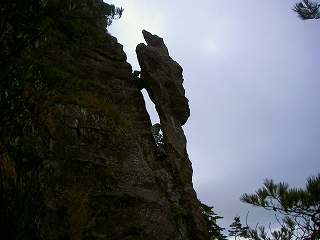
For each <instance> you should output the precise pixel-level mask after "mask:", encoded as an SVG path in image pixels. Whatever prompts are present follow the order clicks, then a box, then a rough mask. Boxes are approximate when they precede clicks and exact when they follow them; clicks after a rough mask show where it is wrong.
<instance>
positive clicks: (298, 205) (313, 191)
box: [240, 174, 320, 239]
mask: <svg viewBox="0 0 320 240" xmlns="http://www.w3.org/2000/svg"><path fill="white" fill-rule="evenodd" d="M240 200H241V201H242V202H244V203H248V204H251V205H253V206H258V207H263V208H264V209H266V210H271V211H275V212H277V213H280V214H281V215H283V216H284V218H283V219H282V222H280V220H279V219H278V218H277V220H278V222H279V223H280V224H281V226H282V228H281V230H280V231H273V232H272V231H270V232H271V235H272V236H273V237H274V239H319V238H320V174H318V175H317V176H312V177H310V178H308V179H307V184H306V189H298V188H290V186H289V184H287V183H277V184H276V183H274V181H273V180H269V179H266V180H265V181H264V187H262V188H260V189H259V190H257V191H256V193H255V194H244V195H242V196H241V198H240ZM252 232H253V233H255V234H256V232H257V231H256V232H254V231H252ZM261 234H262V235H261ZM263 234H265V230H264V228H260V235H261V236H264V235H263ZM261 239H269V238H262V237H261Z"/></svg>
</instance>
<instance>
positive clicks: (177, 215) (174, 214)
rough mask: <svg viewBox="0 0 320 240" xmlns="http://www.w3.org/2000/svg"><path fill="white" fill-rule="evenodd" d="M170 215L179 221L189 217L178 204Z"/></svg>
mask: <svg viewBox="0 0 320 240" xmlns="http://www.w3.org/2000/svg"><path fill="white" fill-rule="evenodd" d="M170 215H171V217H173V219H175V220H176V221H177V220H179V219H181V218H182V217H184V216H186V215H187V210H186V209H185V208H183V207H182V206H181V205H179V204H177V203H176V204H173V205H172V206H171V207H170Z"/></svg>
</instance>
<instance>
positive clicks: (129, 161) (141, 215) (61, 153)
mask: <svg viewBox="0 0 320 240" xmlns="http://www.w3.org/2000/svg"><path fill="white" fill-rule="evenodd" d="M144 36H145V38H146V41H147V43H148V46H145V45H139V46H138V48H137V53H138V57H139V62H140V64H141V79H139V78H138V76H137V75H135V74H133V73H132V69H131V66H130V64H128V63H127V62H126V55H125V53H124V52H123V48H122V46H121V45H120V44H119V43H118V42H117V40H116V39H115V38H113V37H107V38H106V41H105V42H104V43H101V45H100V46H97V48H96V49H93V50H92V51H87V52H86V53H85V54H83V55H81V57H79V56H78V57H75V56H69V58H70V59H72V62H71V61H70V59H68V57H66V58H65V59H64V61H65V63H61V62H59V64H61V65H62V66H64V68H65V69H66V70H68V71H69V72H72V73H75V74H76V75H78V76H81V77H83V78H85V79H87V80H88V85H87V86H86V87H85V88H84V89H79V91H75V92H74V93H73V94H71V95H68V96H65V98H62V99H60V100H59V101H57V102H56V105H55V106H56V108H55V110H54V111H53V112H52V114H51V115H50V119H51V122H52V127H50V130H49V135H48V139H46V140H44V141H47V143H48V146H50V151H51V159H50V161H49V164H51V165H52V167H53V168H54V170H55V175H54V179H53V180H52V181H51V186H50V188H49V190H48V199H50V201H48V210H49V213H48V215H47V217H46V219H44V220H43V223H41V224H42V225H43V226H44V228H51V229H55V231H53V230H52V231H51V232H50V234H48V233H45V232H44V233H43V236H44V238H45V239H64V238H66V236H69V237H70V235H71V236H72V235H73V236H74V234H80V233H81V234H80V235H81V239H82V238H85V239H119V240H120V239H121V240H126V239H150V240H156V239H159V240H161V239H168V240H178V239H179V240H182V239H183V240H188V239H190V240H191V239H192V240H194V239H200V240H201V239H208V235H207V233H206V228H205V223H204V220H203V218H202V215H201V211H200V208H199V202H198V200H197V197H196V194H195V191H194V189H193V186H192V168H191V163H190V161H189V159H188V155H187V151H186V138H185V136H184V133H183V130H182V128H181V125H183V124H184V123H185V122H186V120H187V118H188V117H189V112H190V110H189V107H188V100H187V99H186V98H185V96H184V89H183V86H182V81H183V79H182V68H181V67H180V66H179V64H177V63H176V62H174V61H173V60H172V59H171V58H170V57H169V55H168V50H167V48H166V46H165V45H164V43H163V40H162V39H161V38H159V37H155V36H153V35H151V34H150V33H148V32H144ZM149 45H150V46H149ZM139 49H141V51H140V50H139ZM141 83H142V85H143V86H144V87H145V88H147V89H148V92H149V94H150V96H151V99H152V100H153V101H154V103H155V105H156V108H157V111H158V113H159V116H160V120H161V130H162V132H163V134H164V136H163V141H164V145H163V146H157V145H156V143H155V140H154V138H153V135H152V134H151V132H150V127H151V121H150V117H149V114H148V112H147V110H146V107H145V102H144V99H143V95H142V93H141ZM53 232H54V233H53ZM79 232H80V233H79ZM80 235H79V236H80ZM73 239H77V238H73Z"/></svg>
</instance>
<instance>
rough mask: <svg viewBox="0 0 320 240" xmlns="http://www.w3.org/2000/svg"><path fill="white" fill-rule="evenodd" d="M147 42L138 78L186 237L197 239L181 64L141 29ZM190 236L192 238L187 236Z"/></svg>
mask: <svg viewBox="0 0 320 240" xmlns="http://www.w3.org/2000/svg"><path fill="white" fill-rule="evenodd" d="M142 33H143V36H144V38H145V41H146V43H147V45H145V44H143V43H141V44H139V45H138V46H137V48H136V52H137V56H138V61H139V64H140V67H141V81H142V83H143V86H144V87H145V88H146V89H147V91H148V94H149V96H150V98H151V100H152V101H153V103H154V104H155V107H156V110H157V112H158V115H159V118H160V124H161V130H162V132H163V142H164V146H163V147H164V149H165V151H166V153H167V154H168V158H167V161H168V162H169V164H170V167H169V168H168V171H169V172H170V174H171V176H173V178H174V181H175V183H178V184H177V185H178V186H177V190H176V192H177V193H178V195H179V196H178V199H177V200H178V202H177V204H182V205H183V206H184V207H185V208H186V209H187V212H190V213H192V214H191V215H190V217H189V218H188V217H186V218H185V219H186V223H187V225H188V228H189V229H191V231H190V232H188V233H186V234H187V236H188V237H190V236H192V234H195V235H194V236H193V237H194V238H196V239H201V237H203V236H205V231H206V230H205V228H204V227H203V225H204V223H203V218H202V215H201V213H200V211H199V203H198V200H197V197H196V194H195V191H194V189H193V186H192V167H191V163H190V160H189V158H188V154H187V151H186V138H185V135H184V132H183V130H182V127H181V126H182V125H183V124H184V123H185V122H186V121H187V119H188V117H189V116H190V109H189V105H188V99H187V98H186V97H185V91H184V88H183V86H182V83H183V76H182V67H181V66H180V65H179V64H178V63H177V62H175V61H174V60H173V59H172V58H171V57H170V56H169V52H168V50H167V47H166V46H165V44H164V42H163V39H162V38H160V37H158V36H157V35H152V34H151V33H149V32H147V31H145V30H143V32H142ZM191 239H192V238H191Z"/></svg>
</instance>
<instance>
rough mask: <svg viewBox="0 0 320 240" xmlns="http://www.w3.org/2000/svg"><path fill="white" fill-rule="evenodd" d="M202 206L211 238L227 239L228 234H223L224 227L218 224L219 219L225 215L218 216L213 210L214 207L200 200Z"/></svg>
mask: <svg viewBox="0 0 320 240" xmlns="http://www.w3.org/2000/svg"><path fill="white" fill-rule="evenodd" d="M200 207H201V211H202V216H203V218H204V220H205V222H206V225H207V228H208V231H209V236H210V239H217V240H223V239H226V236H224V235H223V233H222V231H223V230H224V228H221V227H220V226H219V225H218V224H217V220H218V219H221V218H223V217H220V216H218V215H217V214H216V213H214V211H213V207H210V206H208V205H206V204H203V203H201V202H200Z"/></svg>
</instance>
